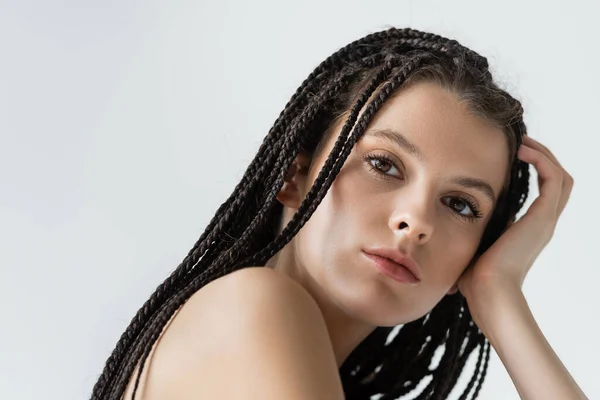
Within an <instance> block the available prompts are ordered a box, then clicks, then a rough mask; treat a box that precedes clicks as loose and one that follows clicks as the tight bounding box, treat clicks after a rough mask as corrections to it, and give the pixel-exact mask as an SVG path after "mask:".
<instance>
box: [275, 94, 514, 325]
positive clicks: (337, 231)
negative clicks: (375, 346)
mask: <svg viewBox="0 0 600 400" xmlns="http://www.w3.org/2000/svg"><path fill="white" fill-rule="evenodd" d="M344 122H345V118H344V119H343V120H342V121H341V122H340V123H339V125H338V126H337V127H335V131H334V132H333V134H332V135H331V136H330V138H329V140H328V141H327V142H326V143H325V145H324V148H323V151H322V152H321V153H320V154H319V155H318V156H317V157H316V159H315V160H313V164H312V165H311V168H310V170H309V171H308V173H307V174H306V175H303V176H301V177H298V178H296V180H295V182H297V184H298V186H297V194H298V198H299V200H302V198H304V195H306V193H307V192H308V191H309V190H310V187H311V186H312V184H313V182H314V180H315V179H316V177H317V175H318V173H319V171H320V170H321V168H322V166H323V164H324V162H325V160H326V158H327V155H328V154H329V152H330V151H331V149H332V148H333V145H334V143H335V140H336V139H337V137H338V135H339V131H340V130H341V128H342V125H343V123H344ZM400 135H401V136H400ZM402 137H403V138H404V139H402ZM508 154H509V150H508V144H507V140H506V138H505V134H504V133H503V132H502V131H501V130H500V129H499V128H497V127H494V126H492V125H491V124H490V123H488V122H486V121H485V120H483V119H481V118H480V117H477V116H474V115H473V114H472V113H471V112H470V111H469V109H468V108H467V107H466V105H465V104H463V103H461V102H460V100H459V99H458V97H457V96H456V95H455V94H453V93H451V92H449V91H447V90H445V89H443V88H441V87H440V86H438V85H436V84H434V83H427V82H423V83H417V84H414V85H411V86H409V87H407V88H405V89H402V90H401V91H400V92H399V93H397V95H396V96H394V97H393V98H390V99H389V100H388V101H386V103H385V104H384V106H383V107H382V108H381V109H380V111H378V112H377V114H376V115H375V116H374V118H373V120H372V121H371V123H370V124H369V126H368V128H367V130H366V131H365V134H364V135H363V136H362V137H361V139H360V140H359V142H358V143H357V144H356V145H355V147H354V148H353V150H352V152H351V154H350V155H349V157H348V159H347V160H346V162H345V164H344V166H343V168H342V169H341V171H340V173H339V174H338V176H337V177H336V179H335V181H334V182H333V184H332V186H331V188H330V189H329V191H328V192H327V195H326V196H325V198H324V199H323V201H322V202H321V203H320V204H319V206H318V208H317V209H316V211H315V213H314V214H313V215H312V216H311V218H310V219H309V221H308V222H307V223H306V224H305V225H304V226H303V227H302V229H301V230H300V231H299V232H298V234H297V235H296V236H295V237H294V239H293V240H292V241H291V242H290V243H289V244H288V245H287V246H289V247H290V249H291V251H289V253H290V256H289V257H288V260H287V261H286V262H291V263H294V268H296V269H299V270H301V271H302V273H303V274H305V275H309V276H310V277H311V280H312V281H314V282H317V283H318V285H319V290H321V291H323V292H325V293H327V295H328V297H329V298H331V299H333V301H334V302H335V303H336V304H337V305H338V306H339V307H341V308H342V309H344V311H345V312H346V313H347V314H349V315H351V316H353V317H355V318H358V319H360V320H363V321H365V322H369V323H371V324H373V325H377V326H392V325H398V324H401V323H406V322H409V321H412V320H415V319H417V318H419V317H421V316H423V315H425V314H426V313H427V312H429V311H430V310H431V309H432V308H433V307H434V306H435V305H436V304H437V303H438V302H439V301H440V300H441V299H442V298H443V297H444V296H445V295H446V294H447V293H448V292H449V291H450V292H452V291H453V290H454V289H455V287H454V284H455V283H456V281H457V279H458V278H459V276H460V275H461V273H462V272H463V270H464V269H465V268H466V267H467V265H468V264H469V262H470V261H471V259H472V257H473V255H474V253H475V251H476V249H477V247H478V245H479V242H480V240H481V237H482V234H483V232H484V229H485V227H486V224H487V222H488V221H489V219H490V217H491V214H492V211H493V210H494V207H495V204H496V199H497V198H498V195H499V193H500V190H501V188H502V186H503V183H504V180H505V178H506V173H507V168H508ZM461 180H462V182H463V184H461ZM469 180H471V181H473V180H478V181H481V182H485V184H486V185H489V187H490V188H491V192H490V193H487V194H486V191H485V190H482V189H481V187H482V185H479V188H477V187H473V185H470V186H469V185H466V186H465V185H464V182H468V181H469ZM490 196H491V198H490ZM282 198H285V197H282ZM296 204H297V203H296ZM284 205H286V204H285V203H284ZM294 211H295V209H294V207H288V208H287V212H288V213H287V214H285V215H287V216H289V215H290V214H289V212H291V213H292V214H293V212H294ZM286 219H287V220H289V218H284V222H287V220H286ZM372 248H389V249H395V250H398V251H401V252H402V253H405V254H407V255H409V256H410V257H412V259H413V260H414V261H415V262H416V263H417V264H418V266H419V268H420V272H421V280H420V281H419V282H416V283H399V282H397V281H395V280H393V279H391V278H390V277H388V276H386V275H384V274H382V273H381V272H380V271H379V270H378V268H376V264H375V263H374V262H373V261H371V260H370V259H369V258H367V257H366V256H365V253H364V251H365V250H367V249H372Z"/></svg>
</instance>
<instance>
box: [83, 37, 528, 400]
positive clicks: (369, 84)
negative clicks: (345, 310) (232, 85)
mask: <svg viewBox="0 0 600 400" xmlns="http://www.w3.org/2000/svg"><path fill="white" fill-rule="evenodd" d="M416 81H434V82H437V83H439V84H440V85H443V86H444V87H447V88H449V89H451V90H452V91H453V92H454V93H456V94H457V95H458V96H459V97H460V98H461V100H463V101H465V102H467V104H468V105H469V107H470V109H471V111H472V112H474V113H476V114H477V115H480V116H481V117H483V118H485V119H487V120H489V121H491V122H492V123H494V124H496V125H497V126H498V127H500V128H501V129H502V131H503V132H504V133H505V134H506V137H507V141H508V143H509V147H510V149H511V151H510V163H509V168H510V170H509V171H508V172H507V179H506V182H505V185H504V188H503V190H502V192H501V194H500V197H499V201H498V203H497V206H496V208H495V210H494V213H493V215H492V218H491V219H490V222H489V223H488V225H487V226H486V229H485V232H484V234H483V237H482V240H481V242H480V245H479V247H478V249H477V251H476V253H475V257H477V256H478V255H480V254H482V253H483V252H484V251H485V250H486V249H488V248H489V246H491V244H492V243H493V242H494V241H495V240H496V239H497V238H498V237H499V236H500V235H501V234H502V232H503V231H504V230H505V229H506V228H507V226H508V223H509V221H514V219H515V215H516V213H517V212H518V211H519V210H520V209H521V207H522V206H523V203H524V202H525V200H526V198H527V194H528V181H529V170H528V164H527V163H525V162H523V161H521V160H519V159H518V158H517V157H516V150H517V149H518V146H519V145H520V144H521V141H522V135H525V134H526V127H525V124H524V122H523V118H522V117H523V109H522V107H521V104H520V103H519V102H518V101H517V100H515V99H513V98H512V97H511V96H510V95H509V94H508V93H506V92H505V91H504V90H502V89H500V88H498V86H497V85H496V84H495V83H494V82H493V81H492V76H491V73H490V72H489V70H488V63H487V60H486V59H485V58H484V57H482V56H480V55H478V54H477V53H475V52H473V51H472V50H470V49H468V48H466V47H463V46H462V45H460V44H459V43H458V42H457V41H455V40H450V39H447V38H444V37H442V36H439V35H435V34H432V33H426V32H421V31H418V30H414V29H410V28H406V29H396V28H391V29H388V30H385V31H381V32H376V33H373V34H370V35H367V36H365V37H363V38H361V39H359V40H356V41H354V42H352V43H350V44H348V45H347V46H345V47H343V48H341V49H340V50H338V51H337V52H335V53H334V54H332V55H331V56H330V57H328V58H327V59H326V60H325V61H323V62H322V63H321V64H320V65H319V66H317V68H316V69H315V70H314V71H313V72H312V73H311V74H310V75H309V76H308V78H307V79H306V80H305V81H304V82H303V83H302V85H301V86H300V87H299V88H298V89H297V91H296V92H295V93H294V94H293V96H292V97H291V99H290V101H289V102H288V103H287V104H286V106H285V108H284V109H283V111H282V112H281V114H280V115H279V117H278V118H277V120H276V121H275V123H274V125H273V127H272V128H271V130H270V131H269V133H268V135H267V136H266V137H265V139H264V141H263V143H262V145H261V146H260V148H259V150H258V152H257V154H256V156H255V158H254V160H253V161H252V163H251V164H250V166H249V167H248V168H247V170H246V172H245V174H244V175H243V177H242V179H241V181H240V182H239V184H238V185H237V186H236V187H235V189H234V191H233V193H232V194H231V196H230V197H229V198H228V199H227V200H226V201H225V202H224V203H223V204H222V205H221V206H220V207H219V209H218V210H217V212H216V213H215V215H214V217H213V218H212V220H211V221H210V223H209V224H208V226H207V228H206V229H205V231H204V233H203V234H202V235H201V236H200V238H199V239H198V241H197V242H196V244H195V245H194V246H193V248H192V249H191V250H190V251H189V253H188V255H187V256H186V257H185V258H184V259H183V261H182V263H181V264H180V265H179V266H178V267H177V268H176V269H175V270H174V271H173V272H172V273H171V275H170V276H169V277H168V278H167V279H166V280H165V281H164V282H163V283H161V284H160V285H159V286H158V287H157V288H156V290H155V291H154V293H152V295H151V296H150V298H149V299H148V300H147V301H146V302H145V303H144V305H143V306H142V308H140V310H139V311H138V312H137V314H136V315H135V317H134V318H133V319H132V321H131V323H130V324H129V326H128V327H127V329H126V330H125V332H124V333H123V334H122V336H121V338H120V339H119V341H118V343H117V345H116V347H115V349H114V351H113V352H112V354H111V355H110V357H109V358H108V360H107V361H106V364H105V366H104V370H103V371H102V374H101V375H100V377H99V379H98V381H97V382H96V384H95V385H94V388H93V391H92V395H91V398H92V400H101V399H102V400H104V399H120V398H121V396H122V395H123V393H124V390H125V388H126V386H127V383H128V381H129V379H130V377H131V375H132V373H133V370H134V369H135V367H136V365H137V364H138V362H139V363H140V368H139V372H138V376H137V379H136V382H135V387H134V392H133V396H132V398H135V393H136V389H137V387H138V385H139V382H140V377H141V373H142V370H143V367H144V364H145V361H146V359H147V357H148V356H149V353H150V351H151V348H152V346H153V344H154V343H155V341H156V340H157V339H158V337H159V336H160V333H161V332H162V330H163V328H164V326H165V325H166V323H167V322H168V321H169V319H170V318H171V316H172V315H173V314H174V313H175V312H176V311H177V310H178V309H179V308H180V307H181V306H182V305H183V304H184V303H185V302H186V301H187V300H188V299H189V298H190V297H191V295H192V294H194V293H195V292H196V291H198V290H199V289H201V288H202V287H203V286H205V285H206V284H208V283H209V282H211V281H213V280H215V279H217V278H219V277H221V276H224V275H226V274H228V273H231V272H233V271H235V270H239V269H241V268H245V267H248V266H264V265H265V264H266V262H267V261H268V260H269V259H270V258H271V257H273V256H274V255H275V254H276V253H277V252H278V251H279V250H281V249H282V248H283V247H284V246H285V245H286V244H287V243H288V242H290V240H291V239H292V238H293V237H294V235H295V234H296V233H297V232H298V231H299V230H300V229H301V228H302V226H303V225H304V224H305V223H306V222H307V220H308V219H309V218H310V217H311V215H312V213H313V212H314V211H315V209H316V208H317V206H318V205H319V203H320V202H321V200H322V199H323V197H324V196H325V194H326V192H327V190H328V189H329V187H330V186H331V184H332V182H333V180H334V179H335V177H336V176H337V174H338V173H339V171H340V169H341V168H342V165H343V164H344V161H345V160H346V158H347V157H348V155H349V153H350V151H351V150H352V148H353V146H354V144H355V143H356V142H357V141H358V140H359V139H360V137H361V135H362V134H363V133H364V131H365V129H366V127H367V126H368V124H369V122H370V121H371V119H372V118H373V116H374V115H375V113H376V112H377V111H378V110H379V109H380V108H381V107H382V105H383V103H384V102H385V101H386V100H387V99H389V98H390V96H391V95H392V94H393V93H395V92H396V91H397V89H399V88H401V87H405V86H406V85H408V84H410V83H412V82H416ZM363 107H365V111H364V113H363V114H362V115H361V116H360V118H358V116H359V114H360V111H361V110H362V109H363ZM342 117H345V118H347V119H346V122H345V124H344V125H343V127H342V129H341V132H340V134H339V137H338V138H337V140H336V143H335V145H334V148H333V150H331V152H330V154H329V156H328V158H327V160H326V162H325V164H324V166H323V168H322V169H321V171H320V173H319V175H318V177H317V179H316V180H315V182H314V184H313V186H312V188H311V189H310V191H309V193H308V194H307V195H306V197H305V199H304V200H303V202H302V204H301V205H300V207H299V209H298V210H297V212H296V213H295V215H294V216H293V218H292V219H291V221H290V222H289V223H288V224H287V225H286V226H285V227H280V226H279V224H280V222H281V216H282V209H283V206H282V205H281V203H279V202H278V201H277V200H276V196H277V194H278V193H279V191H280V189H281V187H282V186H283V181H284V176H285V175H286V172H287V171H288V169H289V167H290V165H291V164H292V162H294V160H295V158H296V157H297V155H298V154H299V152H301V151H302V152H306V153H308V154H312V155H314V154H316V153H318V152H319V151H320V149H321V146H322V144H323V142H324V141H325V140H324V139H325V138H326V136H327V135H328V134H330V131H331V129H330V128H331V127H332V126H333V124H334V122H336V121H339V120H340V118H342ZM357 120H358V121H357ZM328 132H329V133H328ZM395 328H398V329H395ZM442 348H443V350H444V352H443V355H442V356H441V359H440V360H439V362H438V363H437V365H435V366H433V365H432V359H433V358H434V353H437V352H436V350H438V349H442ZM476 350H478V359H477V364H476V367H475V371H474V373H473V376H472V378H471V379H470V381H469V383H468V385H467V387H466V388H465V390H464V392H463V394H462V395H461V397H460V399H466V398H467V397H468V396H469V394H470V393H471V392H472V397H471V398H473V399H474V398H476V397H477V395H478V393H479V391H480V389H481V386H482V383H483V381H484V379H485V375H486V371H487V366H488V361H489V356H490V344H489V342H488V341H487V339H486V338H485V336H484V335H483V334H482V332H481V331H480V330H479V328H478V327H477V326H476V325H475V324H474V322H473V320H472V318H471V314H470V312H469V309H468V306H467V304H466V300H465V298H464V297H463V296H462V294H461V293H460V292H457V293H455V294H452V295H447V296H445V297H444V298H443V299H442V300H441V301H440V302H439V303H438V304H437V305H436V306H435V307H434V308H433V309H432V310H431V311H430V312H429V313H427V314H426V315H425V316H423V317H421V318H419V319H417V320H415V321H412V322H409V323H406V324H404V325H402V326H398V327H378V328H376V329H375V330H374V331H373V332H372V333H371V334H370V335H369V336H368V337H367V338H365V339H364V340H363V341H362V342H361V343H360V344H359V345H358V346H357V347H356V348H355V349H354V351H353V352H352V353H351V354H350V355H349V356H348V358H347V359H346V360H345V362H344V364H343V365H342V366H341V367H340V376H341V381H342V385H343V388H344V392H345V396H346V398H347V399H356V400H359V399H360V400H365V399H370V398H371V397H372V396H375V395H379V396H378V398H381V399H395V398H398V397H400V396H402V395H404V394H407V393H409V392H411V391H412V390H413V389H415V388H416V387H417V385H419V383H420V382H422V381H423V380H424V379H426V378H429V382H428V383H427V385H426V387H425V388H424V389H423V391H422V392H421V393H420V394H419V396H418V397H416V398H417V399H444V398H447V396H448V394H449V393H450V391H451V390H452V389H453V388H454V386H455V385H456V382H457V380H458V378H459V376H460V375H461V373H462V370H463V368H464V366H465V363H466V361H467V359H468V358H469V356H470V355H471V354H472V353H473V352H474V351H476Z"/></svg>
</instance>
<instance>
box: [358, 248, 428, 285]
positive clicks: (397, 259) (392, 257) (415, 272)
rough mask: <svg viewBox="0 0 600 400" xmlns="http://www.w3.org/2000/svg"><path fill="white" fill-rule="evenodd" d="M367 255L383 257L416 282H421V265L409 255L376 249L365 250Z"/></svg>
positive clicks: (392, 250)
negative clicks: (407, 273) (408, 274)
mask: <svg viewBox="0 0 600 400" xmlns="http://www.w3.org/2000/svg"><path fill="white" fill-rule="evenodd" d="M363 251H364V252H365V253H366V254H367V255H373V256H376V257H381V258H383V259H386V260H388V261H390V262H391V263H392V265H394V266H395V267H396V268H402V269H404V270H406V271H407V272H409V273H410V274H411V275H412V276H413V278H414V279H415V280H416V281H420V280H421V270H420V268H419V265H418V264H417V263H416V262H415V261H414V260H413V259H412V258H411V257H410V256H408V255H406V254H403V253H401V252H400V251H398V250H395V249H385V248H375V249H365V250H363Z"/></svg>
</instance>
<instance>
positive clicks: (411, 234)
mask: <svg viewBox="0 0 600 400" xmlns="http://www.w3.org/2000/svg"><path fill="white" fill-rule="evenodd" d="M432 212H433V211H432V210H429V211H428V210H427V207H426V206H425V205H424V204H423V203H421V204H420V205H418V204H415V203H410V204H406V205H405V207H403V208H402V209H401V210H400V209H396V210H395V211H394V212H393V213H392V215H391V217H390V220H389V227H390V229H391V230H392V232H394V235H395V236H405V237H406V239H408V241H410V242H411V245H417V246H418V245H423V244H425V243H427V241H428V240H429V238H431V235H432V234H433V221H432V219H431V218H430V216H431V213H432Z"/></svg>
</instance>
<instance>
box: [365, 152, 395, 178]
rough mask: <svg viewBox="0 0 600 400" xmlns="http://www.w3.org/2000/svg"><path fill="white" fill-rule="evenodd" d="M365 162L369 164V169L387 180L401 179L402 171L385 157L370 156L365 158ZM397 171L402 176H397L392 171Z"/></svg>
mask: <svg viewBox="0 0 600 400" xmlns="http://www.w3.org/2000/svg"><path fill="white" fill-rule="evenodd" d="M365 162H367V164H368V166H369V168H371V170H373V171H375V172H376V173H378V174H380V175H383V176H385V177H387V178H389V177H401V174H400V171H399V170H398V168H397V167H396V164H395V163H394V161H393V160H392V159H391V158H390V157H388V156H385V155H368V156H366V157H365ZM394 169H395V170H396V171H397V172H398V174H399V175H400V176H395V174H394V173H392V172H391V171H393V170H394Z"/></svg>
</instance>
